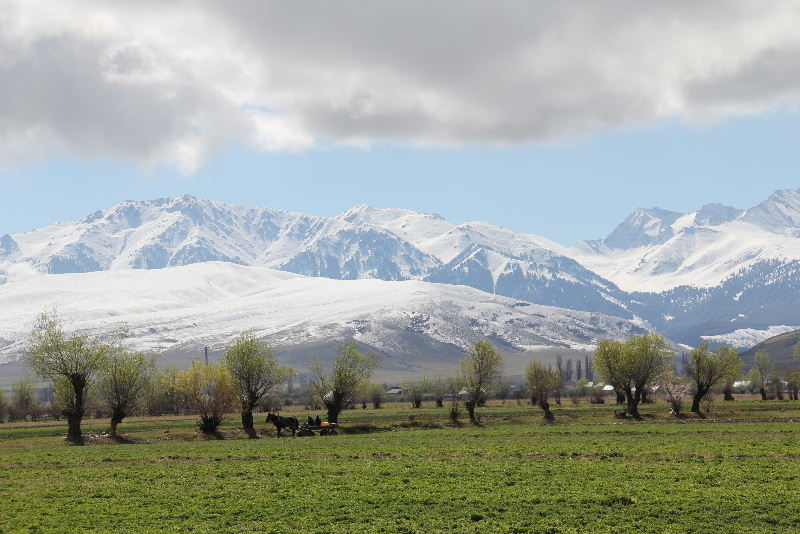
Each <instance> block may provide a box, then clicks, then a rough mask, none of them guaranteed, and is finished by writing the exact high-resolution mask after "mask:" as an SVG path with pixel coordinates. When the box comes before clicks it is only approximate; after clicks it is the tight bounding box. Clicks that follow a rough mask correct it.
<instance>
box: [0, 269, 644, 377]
mask: <svg viewBox="0 0 800 534" xmlns="http://www.w3.org/2000/svg"><path fill="white" fill-rule="evenodd" d="M51 307H55V308H56V309H57V310H58V312H59V314H60V315H61V316H62V317H63V319H64V320H65V322H66V324H65V326H66V327H67V328H68V329H81V330H83V331H86V332H89V333H93V334H98V335H103V334H107V333H109V332H113V331H115V330H116V329H118V327H120V326H121V325H123V324H125V325H127V327H128V329H129V332H130V338H129V344H130V345H131V346H132V347H133V348H138V349H145V350H156V351H159V352H160V351H169V350H173V351H174V350H191V349H193V348H197V347H202V346H204V345H207V346H210V347H211V348H212V349H221V348H224V347H225V346H227V345H228V344H229V343H230V341H231V340H232V339H233V338H234V337H235V336H237V335H239V334H241V333H242V332H243V331H245V330H248V329H252V330H253V331H254V332H255V333H256V335H258V336H260V337H264V338H266V339H267V340H269V341H270V343H271V344H272V345H273V346H275V347H278V348H281V347H293V346H302V345H314V344H321V343H325V342H341V340H342V339H355V340H357V341H359V342H362V343H364V344H366V345H368V346H370V347H373V348H375V349H377V350H379V351H381V352H382V353H383V354H385V355H389V356H390V357H394V358H395V361H396V362H404V363H403V365H411V363H413V362H415V361H417V363H419V361H425V362H428V363H430V361H431V360H435V359H436V357H437V353H442V352H444V353H445V354H447V353H450V354H452V353H457V354H460V355H463V353H464V352H465V351H466V349H467V348H468V347H469V345H471V344H472V343H474V342H475V341H477V340H479V339H482V338H487V337H488V338H491V339H493V340H494V341H495V342H496V343H497V344H498V345H500V346H501V347H502V348H503V349H504V350H505V351H517V352H519V351H530V350H536V349H540V348H544V347H563V348H576V349H583V348H589V347H591V346H592V345H593V344H594V343H596V341H597V340H598V339H599V338H604V337H612V338H615V339H624V338H626V337H628V336H630V335H631V334H634V333H640V332H643V331H644V330H643V329H642V328H641V327H640V326H638V325H636V324H634V323H633V322H630V321H625V320H622V319H619V318H618V317H610V316H605V315H601V314H594V313H587V312H576V311H571V310H564V309H559V308H553V307H548V306H539V305H535V304H531V303H529V302H524V301H519V300H514V299H510V298H507V297H500V296H495V295H489V294H486V293H483V292H481V291H478V290H475V289H472V288H469V287H463V286H455V285H448V284H433V283H429V282H422V281H417V280H409V281H402V282H390V281H383V280H375V279H372V280H370V279H362V280H333V279H330V278H324V277H305V276H301V275H297V274H293V273H288V272H285V271H278V270H274V269H270V268H267V267H259V266H242V265H236V264H233V263H226V262H204V263H196V264H193V265H187V266H182V267H167V268H164V269H157V270H134V269H114V270H108V271H99V272H92V273H74V274H58V275H46V276H30V277H27V278H24V277H20V278H19V279H15V280H12V281H10V282H7V283H5V284H3V285H0V362H1V361H3V359H9V358H13V357H14V356H15V355H17V356H18V355H19V354H20V353H21V352H22V351H23V350H24V346H25V344H26V343H27V339H28V335H29V333H30V330H31V328H32V326H33V324H34V320H35V318H36V316H37V314H38V313H39V312H40V311H41V310H42V309H44V308H51ZM445 348H446V349H447V350H443V349H445ZM454 361H457V360H454ZM454 361H450V362H448V363H454Z"/></svg>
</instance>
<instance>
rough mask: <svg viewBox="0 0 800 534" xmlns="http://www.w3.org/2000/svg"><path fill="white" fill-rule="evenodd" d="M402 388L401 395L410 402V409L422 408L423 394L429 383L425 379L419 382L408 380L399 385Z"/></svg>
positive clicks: (428, 387)
mask: <svg viewBox="0 0 800 534" xmlns="http://www.w3.org/2000/svg"><path fill="white" fill-rule="evenodd" d="M400 387H402V388H403V393H404V394H405V395H406V397H408V400H409V401H411V407H412V408H417V409H419V408H422V400H423V399H424V398H425V393H427V391H428V390H429V389H430V383H429V381H428V379H427V378H421V379H420V380H409V381H405V382H403V383H401V384H400Z"/></svg>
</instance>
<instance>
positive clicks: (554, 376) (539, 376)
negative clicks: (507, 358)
mask: <svg viewBox="0 0 800 534" xmlns="http://www.w3.org/2000/svg"><path fill="white" fill-rule="evenodd" d="M558 375H559V373H558V370H553V369H548V368H546V367H545V366H544V365H542V363H541V362H537V361H532V362H530V363H529V364H528V367H527V368H526V369H525V385H526V387H527V388H528V392H529V393H530V395H531V404H534V405H538V406H539V408H541V409H542V411H543V412H544V418H545V419H546V420H548V421H552V420H553V412H551V411H550V402H549V397H550V394H551V393H552V392H553V390H554V389H555V388H556V387H557V386H558V383H559V380H560V377H559V376H558Z"/></svg>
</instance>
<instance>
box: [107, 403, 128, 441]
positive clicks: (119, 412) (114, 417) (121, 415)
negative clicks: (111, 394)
mask: <svg viewBox="0 0 800 534" xmlns="http://www.w3.org/2000/svg"><path fill="white" fill-rule="evenodd" d="M126 415H128V414H126V413H125V410H123V409H122V408H120V407H119V406H117V407H116V408H114V409H113V410H112V411H111V436H112V437H116V435H117V425H118V424H120V423H121V422H122V420H123V419H125V416H126Z"/></svg>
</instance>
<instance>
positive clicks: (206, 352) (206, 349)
mask: <svg viewBox="0 0 800 534" xmlns="http://www.w3.org/2000/svg"><path fill="white" fill-rule="evenodd" d="M204 352H205V354H206V365H208V347H205V350H204Z"/></svg>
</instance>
